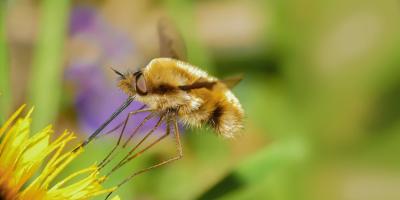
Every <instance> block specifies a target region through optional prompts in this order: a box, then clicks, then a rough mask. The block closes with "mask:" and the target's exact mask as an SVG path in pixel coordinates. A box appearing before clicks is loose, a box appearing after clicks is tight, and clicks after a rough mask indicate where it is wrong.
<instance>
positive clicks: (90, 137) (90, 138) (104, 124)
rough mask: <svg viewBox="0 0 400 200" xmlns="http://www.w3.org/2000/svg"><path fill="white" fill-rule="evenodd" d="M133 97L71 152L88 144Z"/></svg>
mask: <svg viewBox="0 0 400 200" xmlns="http://www.w3.org/2000/svg"><path fill="white" fill-rule="evenodd" d="M134 98H135V97H134V96H132V97H128V98H127V99H126V101H125V102H124V103H123V104H122V105H121V106H120V107H119V108H118V109H117V110H116V111H115V112H114V113H113V114H112V115H111V116H110V118H108V119H107V120H106V121H105V122H104V123H103V124H102V125H101V126H100V127H99V128H98V129H97V130H96V131H95V132H94V133H92V134H91V135H90V136H89V138H88V139H86V140H85V141H84V142H83V143H82V144H80V145H79V146H78V147H76V148H75V149H74V150H73V152H76V151H77V150H78V149H80V148H82V147H84V146H86V145H87V144H89V142H90V141H92V140H93V139H95V138H96V136H97V135H98V134H100V132H101V131H102V130H103V129H104V128H105V127H106V126H107V125H108V124H109V123H110V122H111V121H112V120H114V119H115V118H116V117H117V116H118V115H119V114H120V113H121V112H122V111H123V110H125V108H127V107H128V106H129V105H130V104H131V103H132V101H133V99H134Z"/></svg>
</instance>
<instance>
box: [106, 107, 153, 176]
mask: <svg viewBox="0 0 400 200" xmlns="http://www.w3.org/2000/svg"><path fill="white" fill-rule="evenodd" d="M142 108H143V107H142ZM151 111H153V110H152V109H142V110H136V111H132V112H129V114H128V115H127V116H126V119H125V120H124V121H123V122H122V124H123V127H122V130H121V132H120V134H119V137H118V141H117V143H116V144H115V146H114V147H113V148H112V149H111V151H110V152H109V153H108V154H107V156H106V157H105V158H104V159H103V161H101V162H100V164H99V169H101V168H103V167H104V166H105V165H106V164H107V163H108V161H109V160H108V158H109V157H110V156H111V155H112V154H113V153H114V151H115V150H116V149H117V147H118V146H119V145H120V143H121V140H122V136H123V135H124V132H125V129H126V125H127V124H128V121H129V119H130V117H131V116H133V115H136V114H137V113H141V112H151ZM149 116H151V114H150V115H148V116H147V117H146V118H149ZM146 118H145V119H146ZM144 121H145V120H143V122H144ZM146 121H147V120H146ZM143 122H142V123H141V124H140V125H139V126H138V127H137V128H136V130H135V132H133V134H135V133H136V131H137V129H139V128H140V127H141V126H142V125H143V124H144V123H143ZM120 125H121V124H120ZM120 125H118V127H119V126H120ZM133 134H132V135H133Z"/></svg>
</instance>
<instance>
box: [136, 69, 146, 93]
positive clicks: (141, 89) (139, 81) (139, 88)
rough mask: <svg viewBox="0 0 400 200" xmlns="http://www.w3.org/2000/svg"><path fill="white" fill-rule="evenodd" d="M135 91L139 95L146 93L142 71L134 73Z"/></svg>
mask: <svg viewBox="0 0 400 200" xmlns="http://www.w3.org/2000/svg"><path fill="white" fill-rule="evenodd" d="M136 92H137V93H138V94H140V95H146V94H147V85H146V80H145V79H144V76H143V74H142V73H139V74H137V75H136Z"/></svg>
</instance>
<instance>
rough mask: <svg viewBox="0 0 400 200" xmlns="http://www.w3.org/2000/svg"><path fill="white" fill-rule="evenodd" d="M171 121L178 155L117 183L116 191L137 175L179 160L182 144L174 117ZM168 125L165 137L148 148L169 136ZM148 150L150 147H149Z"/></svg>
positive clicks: (181, 154)
mask: <svg viewBox="0 0 400 200" xmlns="http://www.w3.org/2000/svg"><path fill="white" fill-rule="evenodd" d="M172 120H173V124H174V136H175V142H176V150H177V153H178V155H176V156H174V157H172V158H170V159H168V160H165V161H162V162H160V163H158V164H155V165H152V166H150V167H147V168H144V169H142V170H139V171H137V172H135V173H133V174H132V175H131V176H129V177H128V178H126V179H125V180H123V181H122V182H121V183H119V184H118V185H117V189H118V188H119V187H121V186H122V185H124V184H125V183H127V182H128V181H130V180H131V179H132V178H134V177H135V176H137V175H139V174H142V173H145V172H147V171H149V170H152V169H154V168H157V167H160V166H163V165H165V164H168V163H170V162H173V161H175V160H179V159H180V158H182V157H183V151H182V144H181V141H180V135H179V127H178V122H177V120H176V117H175V116H173V119H172ZM169 124H170V122H169V121H168V122H167V126H168V129H167V133H166V134H165V135H163V136H162V137H160V138H159V139H158V140H156V141H155V142H153V143H152V144H151V145H149V146H152V145H154V144H156V143H158V142H159V141H160V140H161V139H163V138H165V137H167V136H168V135H169ZM149 148H150V147H149ZM147 149H148V148H147ZM145 150H146V148H145V149H144V150H142V151H145ZM138 153H140V152H138ZM134 156H135V155H134ZM134 156H132V157H134ZM132 157H131V158H132ZM129 160H130V159H128V160H127V161H129ZM111 194H112V192H111V193H109V194H108V195H107V197H106V199H107V198H108V197H109V196H111Z"/></svg>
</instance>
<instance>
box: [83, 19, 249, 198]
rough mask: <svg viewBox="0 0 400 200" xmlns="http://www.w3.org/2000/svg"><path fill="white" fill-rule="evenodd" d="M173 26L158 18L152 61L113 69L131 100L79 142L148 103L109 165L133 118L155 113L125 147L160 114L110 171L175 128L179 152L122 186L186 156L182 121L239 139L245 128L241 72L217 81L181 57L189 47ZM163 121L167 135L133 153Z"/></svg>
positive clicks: (90, 139) (141, 110)
mask: <svg viewBox="0 0 400 200" xmlns="http://www.w3.org/2000/svg"><path fill="white" fill-rule="evenodd" d="M174 30H175V29H171V28H169V27H168V26H166V23H165V21H160V22H159V24H158V32H159V39H160V52H161V57H160V58H154V59H152V60H151V61H150V62H149V63H148V64H147V66H146V67H144V68H142V69H140V70H138V71H136V72H134V73H133V72H127V73H121V72H119V71H117V70H114V72H115V73H116V74H117V75H118V76H119V81H118V87H119V88H120V89H121V90H122V91H123V92H124V93H126V94H127V95H128V98H127V100H126V101H125V103H124V104H123V105H122V106H121V107H120V108H119V109H118V110H117V111H115V112H114V113H113V114H112V115H111V117H110V118H109V119H108V120H107V121H106V122H105V123H104V124H103V125H102V126H100V127H99V128H98V129H97V130H96V131H95V132H94V133H93V134H92V135H90V136H89V138H88V139H87V140H86V141H84V142H83V143H82V144H81V145H80V147H82V146H85V145H87V144H88V143H89V142H90V141H92V140H93V139H95V138H96V137H97V136H98V134H99V133H100V132H101V131H102V130H103V129H104V128H105V127H106V126H107V125H108V124H109V123H110V122H111V121H112V120H113V119H114V118H115V117H116V116H117V115H118V114H119V113H120V112H122V111H123V110H124V109H125V108H126V107H127V106H128V105H129V104H130V103H131V102H132V101H133V100H134V99H135V100H137V101H139V102H142V103H144V104H145V105H147V107H146V108H142V109H140V110H136V111H132V112H130V113H129V114H128V116H127V117H126V119H125V121H124V122H123V124H121V126H122V125H123V128H122V131H121V133H120V135H119V139H118V141H117V144H116V145H115V146H114V148H113V149H112V150H111V152H110V153H109V154H108V155H107V156H106V158H105V159H104V160H103V162H102V163H101V164H100V167H104V165H105V164H107V163H108V162H109V161H110V160H111V159H109V158H110V156H111V154H112V153H113V152H114V150H115V149H116V148H117V147H118V146H119V145H120V144H121V138H122V135H123V134H124V130H125V127H126V124H127V122H128V120H129V118H130V117H131V116H133V115H135V114H137V113H140V112H150V113H151V114H150V115H148V116H147V117H146V118H145V119H144V120H143V122H142V123H141V124H139V125H138V126H137V127H136V128H135V130H134V131H133V132H132V134H131V135H130V137H129V138H128V140H127V141H126V142H125V143H124V144H123V147H125V146H126V145H127V143H128V142H129V140H130V139H131V138H132V137H133V135H134V134H135V133H136V132H137V131H138V130H139V128H140V127H141V126H143V124H144V123H145V122H146V121H148V120H149V119H150V118H152V117H155V116H158V117H159V120H158V122H157V124H156V125H155V126H154V127H153V128H152V129H151V130H150V131H149V132H148V133H146V135H145V136H144V137H143V139H142V140H141V141H139V142H138V144H136V146H135V147H133V148H132V150H131V151H130V152H129V153H128V154H127V155H126V156H125V158H123V159H122V160H121V161H120V162H119V163H118V164H117V165H116V166H115V167H114V168H113V169H112V170H111V172H110V173H109V174H111V173H112V172H113V171H115V170H117V169H118V168H120V167H121V166H122V165H124V164H125V163H127V162H129V161H130V160H132V159H133V158H136V157H138V156H139V155H140V154H142V153H143V152H144V151H146V150H147V149H149V148H151V147H152V146H154V145H155V144H157V143H158V142H160V141H161V140H162V139H164V138H166V137H167V136H168V135H170V134H171V133H170V131H171V129H172V130H173V134H174V136H175V141H176V146H177V155H176V156H174V157H172V158H170V159H168V160H165V161H162V162H160V163H158V164H155V165H153V166H150V167H147V168H145V169H142V170H139V171H137V172H135V173H133V174H132V175H131V176H129V177H128V178H126V179H125V180H123V181H122V182H121V183H120V184H119V185H118V187H120V186H121V185H123V184H124V183H126V182H127V181H129V180H130V179H131V178H133V177H134V176H137V175H139V174H141V173H143V172H146V171H148V170H150V169H153V168H156V167H159V166H162V165H165V164H167V163H170V162H172V161H175V160H178V159H180V158H181V157H182V156H183V153H182V146H181V142H180V138H179V128H178V121H179V122H181V123H183V124H184V125H189V126H194V127H201V126H203V125H208V126H210V127H211V128H212V129H213V130H215V133H217V134H218V135H221V136H223V137H225V138H232V137H234V136H235V135H236V134H237V133H238V132H240V131H241V129H242V127H243V116H244V112H243V109H242V106H241V105H240V103H239V101H238V99H237V98H236V97H235V95H234V94H233V93H232V92H231V90H230V89H231V88H232V87H234V86H235V85H236V84H237V83H238V82H239V81H240V80H241V76H238V77H233V78H229V79H225V80H218V79H217V78H215V77H213V76H210V75H208V74H207V73H206V72H205V71H203V70H201V69H199V68H198V67H196V66H193V65H191V64H189V63H186V62H184V61H182V60H185V55H184V54H183V53H182V52H184V51H180V50H182V49H184V47H183V44H182V43H181V44H180V45H179V43H178V45H177V44H176V43H174V42H176V41H179V40H177V39H179V38H177V36H178V35H179V34H177V32H174ZM174 37H175V38H174ZM173 45H175V46H173ZM162 122H165V123H166V125H167V128H166V130H165V133H164V134H163V135H162V136H161V137H159V138H157V139H156V140H155V141H154V142H152V143H150V144H149V145H148V146H146V147H144V148H143V149H142V150H140V151H138V152H136V153H135V154H133V153H134V152H135V151H136V150H137V148H138V147H139V146H140V145H141V144H142V143H143V142H144V141H145V140H146V139H147V138H148V137H149V136H150V135H151V134H152V133H153V132H154V131H155V130H156V129H157V128H158V127H159V126H160V124H161V123H162ZM78 148H79V147H78ZM78 148H77V149H78ZM109 174H108V175H109ZM109 196H110V195H109Z"/></svg>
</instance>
